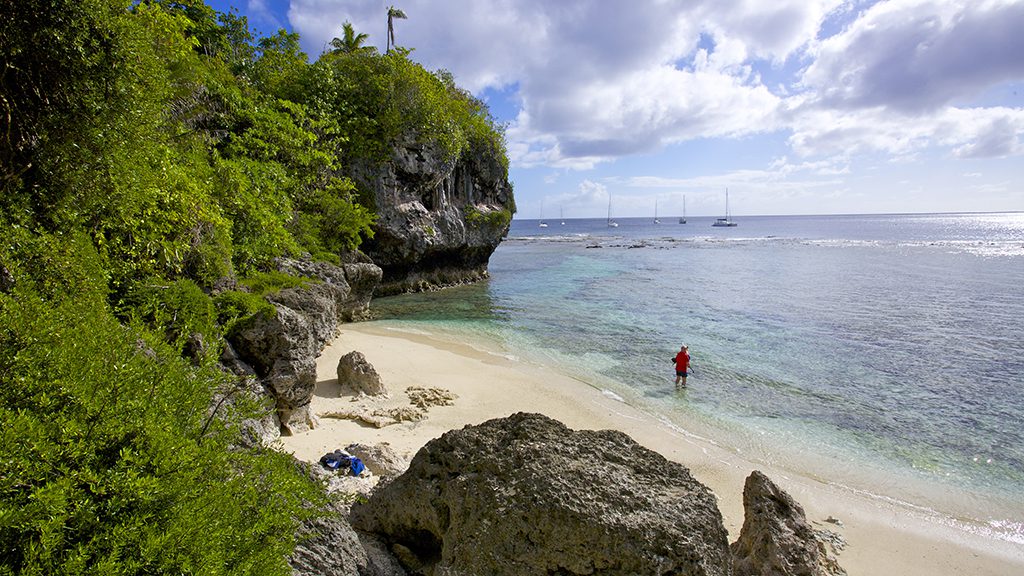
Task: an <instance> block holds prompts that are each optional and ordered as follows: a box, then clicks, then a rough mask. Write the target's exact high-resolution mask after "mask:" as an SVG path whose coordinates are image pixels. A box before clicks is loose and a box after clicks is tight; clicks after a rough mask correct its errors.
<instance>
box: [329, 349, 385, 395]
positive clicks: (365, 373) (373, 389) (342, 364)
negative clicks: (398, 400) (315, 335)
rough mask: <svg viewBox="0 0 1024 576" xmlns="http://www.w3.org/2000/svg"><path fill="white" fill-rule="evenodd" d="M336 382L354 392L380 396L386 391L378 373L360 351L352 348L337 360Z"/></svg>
mask: <svg viewBox="0 0 1024 576" xmlns="http://www.w3.org/2000/svg"><path fill="white" fill-rule="evenodd" d="M338 384H339V385H341V387H342V390H352V391H353V392H355V393H356V394H365V395H367V396H382V395H385V394H387V393H388V391H387V390H386V389H385V388H384V383H383V382H381V380H380V375H379V374H377V371H376V370H375V369H374V368H373V364H370V363H369V362H368V361H367V360H366V356H363V353H362V352H359V351H358V350H353V351H351V352H349V353H348V354H345V355H344V356H342V357H341V358H340V359H339V360H338Z"/></svg>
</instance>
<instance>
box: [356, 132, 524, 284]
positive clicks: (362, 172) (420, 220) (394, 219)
mask: <svg viewBox="0 0 1024 576" xmlns="http://www.w3.org/2000/svg"><path fill="white" fill-rule="evenodd" d="M351 176H352V179H353V180H354V181H355V182H356V183H357V184H358V186H359V187H360V189H362V190H364V191H367V192H370V193H371V194H372V196H373V197H374V199H375V203H376V209H377V215H378V219H377V223H376V225H375V227H374V237H373V239H371V240H368V241H367V242H365V243H364V244H363V246H362V247H361V249H362V250H363V251H364V252H366V254H367V255H369V256H370V258H372V259H373V262H374V263H376V264H377V265H378V266H380V267H381V268H382V269H383V270H384V277H383V281H382V283H381V286H380V287H379V288H378V291H377V295H388V294H396V293H400V292H409V291H419V290H427V289H433V288H437V287H444V286H450V285H455V284H461V283H465V282H472V281H476V280H479V279H481V278H484V277H486V276H487V261H488V259H489V258H490V256H491V253H492V252H494V249H495V248H496V247H497V246H498V243H499V242H500V241H501V239H502V238H503V237H504V236H505V235H506V234H507V233H508V227H509V223H510V222H511V218H512V213H513V212H515V203H514V199H513V196H512V185H511V184H510V183H509V181H508V174H507V169H506V168H505V166H503V165H502V163H501V161H500V159H499V155H498V153H497V152H496V151H491V150H486V149H481V148H476V149H471V150H469V151H468V152H466V153H464V154H463V155H462V157H461V158H459V159H457V160H455V161H452V160H448V159H446V158H445V154H444V153H443V151H442V150H441V149H440V148H439V147H437V146H436V145H424V144H419V143H416V142H415V140H414V138H412V137H408V138H406V139H405V140H404V141H403V142H400V143H398V144H396V145H395V146H394V147H393V150H392V155H391V159H390V161H389V162H385V163H384V164H382V165H371V164H369V163H366V164H361V165H357V166H355V167H354V168H353V169H352V174H351Z"/></svg>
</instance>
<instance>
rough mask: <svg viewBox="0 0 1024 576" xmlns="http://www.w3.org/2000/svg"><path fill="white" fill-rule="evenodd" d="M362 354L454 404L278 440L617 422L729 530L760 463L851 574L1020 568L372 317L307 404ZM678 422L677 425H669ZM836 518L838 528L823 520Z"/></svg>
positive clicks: (329, 424)
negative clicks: (416, 418)
mask: <svg viewBox="0 0 1024 576" xmlns="http://www.w3.org/2000/svg"><path fill="white" fill-rule="evenodd" d="M353 350H358V351H360V352H362V353H363V354H364V355H365V356H366V358H367V360H369V362H370V363H371V364H373V366H374V368H375V369H376V370H377V372H378V373H379V374H380V376H381V379H382V380H383V382H384V384H385V386H386V387H387V388H388V390H389V392H390V400H389V401H387V403H385V405H388V406H391V405H394V406H399V405H407V404H408V400H407V398H406V396H405V395H404V390H405V389H406V388H407V387H409V386H424V387H437V388H444V389H447V390H450V391H452V392H454V393H455V394H457V395H458V399H457V400H455V403H454V405H453V406H436V407H432V408H431V409H430V410H429V412H428V417H427V419H425V420H422V421H420V422H415V423H402V424H397V425H393V426H387V427H384V428H380V429H378V428H373V427H369V426H366V425H362V424H358V423H356V422H353V421H350V420H338V419H333V418H321V419H320V423H319V426H318V427H317V428H316V429H314V430H312V431H310V432H307V433H303V434H299V435H296V436H290V437H285V438H283V439H282V444H283V446H284V449H285V450H287V451H289V452H292V453H293V454H295V455H296V457H298V458H300V459H302V460H306V461H310V462H316V461H317V460H319V458H320V456H322V455H323V454H324V453H326V452H330V451H332V450H334V449H336V448H344V447H345V446H347V445H348V444H351V443H353V442H359V443H364V444H376V443H380V442H387V443H389V444H390V445H391V447H392V448H393V449H395V450H396V451H397V452H398V453H399V454H401V455H403V456H405V457H406V458H407V459H408V458H411V457H412V455H413V454H414V453H415V452H416V451H417V450H418V449H419V448H420V447H421V446H423V445H424V444H426V443H427V442H428V441H429V440H431V439H433V438H436V437H438V436H440V435H441V434H443V433H445V432H447V431H448V430H451V429H453V428H461V427H463V426H465V425H467V424H478V423H481V422H484V421H485V420H489V419H491V418H497V417H502V416H508V415H510V414H513V413H515V412H521V411H525V412H539V413H542V414H545V415H547V416H550V417H552V418H555V419H558V420H560V421H562V422H564V423H565V424H566V425H568V426H569V427H571V428H575V429H615V430H620V431H622V432H625V433H627V434H629V435H630V436H631V437H633V438H634V439H635V440H636V441H638V442H639V443H641V444H643V445H644V446H646V447H648V448H651V449H652V450H655V451H657V452H659V453H661V454H662V455H664V456H665V457H667V458H669V459H671V460H674V461H677V462H679V463H681V464H683V465H685V466H686V467H688V468H689V469H690V470H691V472H692V473H693V475H694V476H695V477H696V478H697V479H698V480H700V481H701V482H703V483H704V484H706V485H707V486H708V487H710V488H711V489H712V491H714V493H715V494H716V495H717V497H718V500H719V507H720V508H721V510H722V514H723V516H724V518H725V526H726V528H727V529H728V530H729V533H730V540H732V539H735V538H736V536H737V535H738V534H739V530H740V527H741V526H742V524H743V507H742V506H743V503H742V492H743V482H744V480H745V478H746V477H747V475H748V474H749V473H750V472H751V471H752V470H754V469H760V470H762V471H763V472H765V473H766V474H768V476H769V477H771V478H772V479H773V480H774V481H775V482H776V483H778V484H779V485H780V486H781V487H783V488H784V489H785V490H787V491H788V492H789V493H790V494H791V495H792V496H793V497H794V498H796V499H797V501H799V502H800V503H801V504H802V505H803V506H804V509H805V511H806V513H807V517H808V519H809V520H810V521H812V522H813V523H814V524H815V526H817V527H818V528H823V529H828V530H831V531H833V532H837V533H839V534H841V535H842V536H843V537H844V538H845V539H846V541H847V543H848V546H847V547H846V549H845V550H844V551H843V552H842V553H840V554H839V556H838V559H839V562H840V564H841V565H842V566H843V567H844V568H845V569H846V570H847V572H848V573H849V574H850V575H851V576H880V575H912V576H913V575H920V576H925V575H928V576H937V575H955V574H962V575H965V576H966V575H971V576H986V575H992V576H1010V575H1014V574H1024V545H1018V544H1013V543H1009V542H1002V541H994V540H991V539H988V538H985V537H983V536H980V535H976V534H973V533H970V532H967V531H964V530H962V529H960V528H958V527H954V526H949V525H947V524H946V523H945V522H944V521H942V519H941V518H940V517H938V516H934V515H931V514H929V513H928V512H927V511H921V510H915V509H912V508H909V507H905V506H902V505H899V504H896V503H892V502H887V501H883V500H880V499H877V498H872V497H869V496H866V495H861V494H858V493H854V492H852V491H850V490H848V489H844V488H841V487H838V486H836V485H832V484H828V483H825V482H823V481H820V480H816V479H812V478H809V477H802V476H800V475H796V474H793V473H791V472H788V471H785V472H784V471H780V470H773V469H772V468H771V467H766V466H763V465H756V466H755V465H754V464H752V463H750V462H747V461H745V460H744V459H743V458H742V457H741V456H740V455H738V454H737V453H736V452H735V451H732V450H730V449H729V447H727V446H721V445H719V444H718V443H716V442H714V441H713V440H712V439H706V438H702V437H699V436H696V435H692V434H688V433H686V432H684V431H682V430H681V429H680V428H679V427H678V426H675V427H673V426H669V425H666V424H661V423H659V422H658V421H657V420H656V419H655V418H654V417H652V416H650V415H647V414H644V413H642V412H641V411H639V410H638V409H635V408H633V407H631V406H629V405H627V404H625V403H624V402H622V401H621V400H619V399H617V398H616V397H614V395H610V394H605V393H602V391H600V390H598V389H596V388H594V387H592V386H590V385H588V384H586V383H584V382H581V381H579V380H576V379H574V378H571V377H568V376H563V375H561V374H558V373H556V372H554V371H553V370H545V369H542V368H539V367H536V366H533V365H529V364H526V363H523V362H519V361H517V360H515V359H510V358H505V357H502V356H499V355H496V354H489V353H487V352H482V351H480V350H478V349H476V348H474V347H472V346H469V345H463V344H458V343H454V344H453V343H451V342H446V341H444V340H442V339H439V338H434V337H432V336H430V335H426V334H414V333H410V332H402V331H397V330H392V329H389V328H387V327H386V326H384V325H382V324H380V323H375V322H366V323H356V324H345V325H343V326H342V329H341V333H340V335H339V336H338V338H337V339H336V340H335V341H334V342H333V343H332V344H331V345H329V346H328V347H327V348H326V349H325V350H324V351H323V353H322V354H321V355H320V357H319V358H318V360H317V371H318V384H317V389H316V392H315V395H314V399H313V405H312V407H313V411H314V412H315V413H317V414H323V413H325V412H328V411H332V410H342V409H347V408H351V407H352V405H353V402H352V398H351V396H346V397H339V396H338V393H339V388H338V385H337V378H336V369H337V365H338V359H339V358H340V357H341V356H342V355H344V354H346V353H348V352H351V351H353ZM676 424H677V425H681V426H682V427H683V428H685V423H676ZM830 516H831V517H833V518H838V519H840V520H841V521H842V526H837V525H834V524H831V523H826V522H825V519H826V518H829V517H830Z"/></svg>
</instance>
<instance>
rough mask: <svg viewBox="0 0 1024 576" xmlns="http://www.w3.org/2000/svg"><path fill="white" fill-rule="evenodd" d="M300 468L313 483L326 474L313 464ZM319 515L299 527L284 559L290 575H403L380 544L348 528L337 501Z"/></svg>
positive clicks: (368, 536)
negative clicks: (287, 555)
mask: <svg viewBox="0 0 1024 576" xmlns="http://www.w3.org/2000/svg"><path fill="white" fill-rule="evenodd" d="M303 466H305V472H306V473H307V474H308V475H309V476H311V477H312V478H313V479H314V480H316V481H320V482H323V481H324V476H325V475H328V474H329V473H328V472H326V471H324V470H323V469H321V468H320V467H319V466H316V465H308V464H306V465H303ZM352 480H353V481H358V479H352ZM322 512H323V514H321V515H318V516H317V517H315V518H313V519H310V520H305V521H304V522H303V523H302V525H301V526H300V527H299V531H298V533H297V534H296V536H297V538H296V540H297V542H296V546H295V551H294V552H293V553H292V555H291V557H290V558H289V559H288V562H289V564H291V567H292V575H293V576H405V574H406V572H405V570H403V569H402V567H401V565H399V564H398V561H397V560H396V559H395V558H394V557H393V556H392V555H391V554H390V553H388V552H387V550H386V548H385V546H384V545H383V544H382V543H380V542H379V541H378V540H377V539H376V538H375V537H374V536H372V535H369V534H357V533H356V532H355V530H353V529H352V525H351V524H349V522H348V521H347V520H346V515H347V512H348V511H347V509H346V507H345V505H344V504H342V503H341V501H339V500H334V501H332V502H331V503H330V504H328V507H327V509H325V510H323V511H322Z"/></svg>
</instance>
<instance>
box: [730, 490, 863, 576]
mask: <svg viewBox="0 0 1024 576" xmlns="http://www.w3.org/2000/svg"><path fill="white" fill-rule="evenodd" d="M743 509H744V518H743V528H742V529H741V530H740V536H739V538H738V539H737V540H736V542H734V543H733V544H732V547H731V549H732V554H733V573H734V574H736V576H840V575H845V574H846V571H845V570H843V569H842V568H841V567H840V566H839V564H838V563H837V562H836V560H835V559H834V558H832V557H831V556H830V555H829V554H828V550H827V548H826V547H825V543H824V542H823V541H822V540H821V539H819V538H818V537H817V534H816V533H815V531H814V529H812V528H811V526H810V524H808V523H807V518H806V516H805V515H804V509H803V507H802V506H800V504H799V503H798V502H797V501H796V500H794V499H793V498H792V497H791V496H790V495H789V494H787V493H786V492H785V491H783V490H782V489H781V488H779V487H778V486H776V485H775V483H774V482H772V481H771V480H770V479H769V478H768V477H767V476H765V475H764V474H763V473H761V472H760V471H757V470H755V471H754V472H753V473H752V474H751V475H750V476H748V477H747V481H746V484H745V485H744V486H743Z"/></svg>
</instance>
